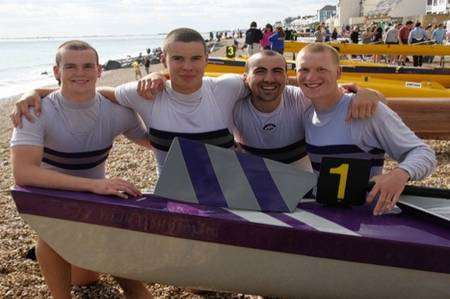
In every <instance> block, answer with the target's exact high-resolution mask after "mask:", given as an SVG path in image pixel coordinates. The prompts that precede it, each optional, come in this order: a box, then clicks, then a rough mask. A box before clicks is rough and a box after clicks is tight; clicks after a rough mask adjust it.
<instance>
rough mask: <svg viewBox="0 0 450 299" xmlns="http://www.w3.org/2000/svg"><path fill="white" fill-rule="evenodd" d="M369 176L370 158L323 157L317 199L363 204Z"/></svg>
mask: <svg viewBox="0 0 450 299" xmlns="http://www.w3.org/2000/svg"><path fill="white" fill-rule="evenodd" d="M369 176H370V161H369V160H362V159H346V158H328V157H327V158H323V159H322V162H321V163H320V173H319V179H318V182H317V194H316V200H317V202H319V203H322V204H328V205H337V204H343V205H362V204H364V203H365V201H366V192H367V185H368V183H369Z"/></svg>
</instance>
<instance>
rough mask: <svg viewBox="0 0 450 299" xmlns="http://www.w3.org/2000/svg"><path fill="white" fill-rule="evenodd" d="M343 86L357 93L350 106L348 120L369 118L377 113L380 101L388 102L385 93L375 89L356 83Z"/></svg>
mask: <svg viewBox="0 0 450 299" xmlns="http://www.w3.org/2000/svg"><path fill="white" fill-rule="evenodd" d="M341 88H343V89H344V91H346V92H353V93H356V95H355V97H354V99H353V100H352V102H351V104H350V106H349V108H348V113H347V117H346V119H345V120H346V121H351V120H352V119H364V118H369V117H371V116H372V115H373V114H374V113H375V111H376V109H377V105H378V102H386V99H385V97H384V96H383V94H381V93H380V92H378V91H376V90H373V89H369V88H361V87H359V86H357V85H356V84H344V85H341Z"/></svg>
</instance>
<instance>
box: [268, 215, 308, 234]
mask: <svg viewBox="0 0 450 299" xmlns="http://www.w3.org/2000/svg"><path fill="white" fill-rule="evenodd" d="M266 214H267V215H270V216H272V217H273V218H275V219H278V220H280V221H281V222H283V223H286V224H287V225H290V226H292V227H299V226H302V228H304V229H311V230H316V229H315V228H313V227H311V226H308V225H306V224H305V223H303V222H301V221H299V220H297V219H295V218H292V217H289V216H288V215H286V214H284V213H266Z"/></svg>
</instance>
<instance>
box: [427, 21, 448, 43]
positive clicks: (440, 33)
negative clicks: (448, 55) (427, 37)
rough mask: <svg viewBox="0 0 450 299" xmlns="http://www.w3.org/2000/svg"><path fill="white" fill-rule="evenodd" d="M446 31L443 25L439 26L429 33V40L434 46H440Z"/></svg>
mask: <svg viewBox="0 0 450 299" xmlns="http://www.w3.org/2000/svg"><path fill="white" fill-rule="evenodd" d="M446 33H447V32H446V30H445V28H444V25H443V24H442V23H441V24H439V25H438V26H437V27H436V28H435V29H434V30H433V32H432V33H431V40H433V41H434V42H435V43H436V44H439V45H442V44H443V43H444V40H445V35H446Z"/></svg>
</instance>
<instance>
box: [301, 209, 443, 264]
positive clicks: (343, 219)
mask: <svg viewBox="0 0 450 299" xmlns="http://www.w3.org/2000/svg"><path fill="white" fill-rule="evenodd" d="M374 206H375V203H373V204H372V205H371V206H367V205H364V206H353V207H351V208H348V207H347V208H341V207H325V206H322V205H320V204H318V203H316V202H308V203H300V205H299V208H300V209H303V210H305V211H308V212H310V213H313V214H315V215H317V216H321V217H323V218H325V219H327V220H330V221H332V222H335V223H337V224H339V225H341V226H343V227H345V228H347V229H349V230H352V231H354V232H356V233H358V234H361V235H366V236H367V235H371V236H373V237H379V238H383V239H388V240H400V241H407V242H408V241H411V242H415V243H424V244H435V245H443V244H445V245H446V246H448V247H450V233H449V232H448V231H446V230H445V227H442V228H443V229H439V230H436V229H435V228H434V227H435V226H434V225H433V226H430V225H427V224H431V223H429V222H422V221H418V220H419V219H417V217H414V216H413V215H409V214H407V213H401V214H387V215H382V216H373V215H372V211H373V207H374ZM374 226H378V227H380V228H383V229H380V228H378V229H374ZM398 226H402V229H401V230H399V229H398ZM418 232H420V233H419V234H420V236H419V235H418ZM449 258H450V257H449Z"/></svg>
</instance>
